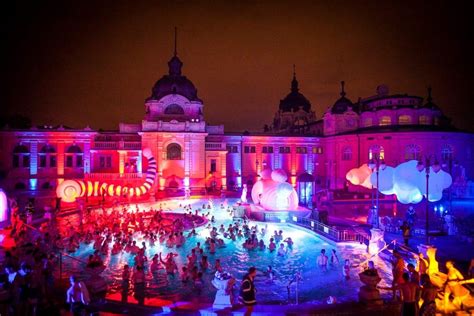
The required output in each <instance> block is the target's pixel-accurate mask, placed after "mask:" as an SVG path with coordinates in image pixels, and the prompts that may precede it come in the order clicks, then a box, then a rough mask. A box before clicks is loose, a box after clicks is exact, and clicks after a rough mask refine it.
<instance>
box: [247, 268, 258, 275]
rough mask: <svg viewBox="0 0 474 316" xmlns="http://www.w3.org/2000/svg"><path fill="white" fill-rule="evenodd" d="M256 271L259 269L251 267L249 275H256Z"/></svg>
mask: <svg viewBox="0 0 474 316" xmlns="http://www.w3.org/2000/svg"><path fill="white" fill-rule="evenodd" d="M255 271H257V268H255V267H250V268H249V274H250V273H254V272H255Z"/></svg>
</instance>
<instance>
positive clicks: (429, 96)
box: [426, 86, 433, 103]
mask: <svg viewBox="0 0 474 316" xmlns="http://www.w3.org/2000/svg"><path fill="white" fill-rule="evenodd" d="M426 101H428V103H431V101H433V98H432V97H431V86H428V98H426Z"/></svg>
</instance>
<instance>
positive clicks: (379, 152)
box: [369, 145, 385, 160]
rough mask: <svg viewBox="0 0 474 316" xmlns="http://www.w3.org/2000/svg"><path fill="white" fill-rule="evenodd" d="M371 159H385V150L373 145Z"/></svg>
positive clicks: (370, 152) (370, 151)
mask: <svg viewBox="0 0 474 316" xmlns="http://www.w3.org/2000/svg"><path fill="white" fill-rule="evenodd" d="M370 159H385V150H384V149H383V147H382V146H380V145H373V146H371V147H370V148H369V160H370Z"/></svg>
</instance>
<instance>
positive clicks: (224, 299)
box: [211, 271, 232, 309]
mask: <svg viewBox="0 0 474 316" xmlns="http://www.w3.org/2000/svg"><path fill="white" fill-rule="evenodd" d="M231 280H232V276H231V275H230V274H228V273H227V272H223V273H220V272H219V271H216V274H215V275H214V279H213V280H212V281H211V283H212V285H213V286H214V287H215V288H216V289H217V293H216V297H215V298H214V303H213V304H212V307H213V308H215V309H223V308H227V307H232V302H231V296H230V294H229V293H226V290H227V287H228V283H229V281H231Z"/></svg>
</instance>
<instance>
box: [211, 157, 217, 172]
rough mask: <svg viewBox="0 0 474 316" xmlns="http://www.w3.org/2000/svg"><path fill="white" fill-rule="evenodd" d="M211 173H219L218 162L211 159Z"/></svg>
mask: <svg viewBox="0 0 474 316" xmlns="http://www.w3.org/2000/svg"><path fill="white" fill-rule="evenodd" d="M210 171H211V172H216V171H217V160H216V159H211V170H210Z"/></svg>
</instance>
